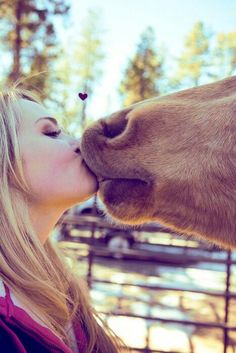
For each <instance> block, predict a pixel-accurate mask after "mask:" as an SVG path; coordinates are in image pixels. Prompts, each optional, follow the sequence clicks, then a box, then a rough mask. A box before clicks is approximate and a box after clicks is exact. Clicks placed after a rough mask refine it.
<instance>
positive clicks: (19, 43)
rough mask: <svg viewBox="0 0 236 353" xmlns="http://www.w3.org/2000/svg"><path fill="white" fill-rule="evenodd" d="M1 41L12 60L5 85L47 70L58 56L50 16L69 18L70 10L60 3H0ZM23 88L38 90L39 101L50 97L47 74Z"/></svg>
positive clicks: (56, 0)
mask: <svg viewBox="0 0 236 353" xmlns="http://www.w3.org/2000/svg"><path fill="white" fill-rule="evenodd" d="M0 8H1V13H0V33H1V34H0V38H1V42H2V47H3V48H4V52H5V54H6V53H7V54H8V55H9V56H10V57H11V62H10V65H9V67H8V72H7V74H5V76H6V79H5V82H4V83H11V82H13V81H15V80H16V79H18V78H24V77H26V76H29V75H32V74H35V73H37V72H39V71H42V70H43V71H44V70H48V71H50V67H51V64H52V62H53V60H55V59H56V58H57V56H58V52H57V43H58V42H57V37H56V31H55V25H54V23H53V17H55V16H59V17H62V16H68V13H69V9H70V7H69V6H68V5H66V3H65V1H63V0H50V1H49V0H47V1H44V3H43V4H42V3H41V2H40V1H36V0H0ZM24 85H25V86H27V85H29V87H34V88H37V89H38V93H39V95H40V96H41V98H43V99H44V98H45V97H46V96H48V95H50V87H48V86H50V79H49V77H48V75H47V74H46V75H43V76H35V77H34V78H32V79H30V80H29V82H28V81H25V83H24Z"/></svg>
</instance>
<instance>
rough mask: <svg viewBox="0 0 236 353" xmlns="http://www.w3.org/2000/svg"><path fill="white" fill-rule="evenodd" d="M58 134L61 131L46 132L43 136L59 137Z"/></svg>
mask: <svg viewBox="0 0 236 353" xmlns="http://www.w3.org/2000/svg"><path fill="white" fill-rule="evenodd" d="M60 133H61V130H59V131H52V132H47V133H45V135H47V136H54V137H57V136H59V135H60Z"/></svg>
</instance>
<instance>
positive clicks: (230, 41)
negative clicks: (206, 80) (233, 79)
mask: <svg viewBox="0 0 236 353" xmlns="http://www.w3.org/2000/svg"><path fill="white" fill-rule="evenodd" d="M213 62H214V73H213V74H212V75H211V76H212V77H213V78H214V79H215V80H220V79H223V78H224V77H227V76H232V75H233V74H235V70H236V31H232V32H229V33H218V35H217V38H216V45H215V48H214V50H213Z"/></svg>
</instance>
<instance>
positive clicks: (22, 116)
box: [0, 84, 121, 353]
mask: <svg viewBox="0 0 236 353" xmlns="http://www.w3.org/2000/svg"><path fill="white" fill-rule="evenodd" d="M97 188H98V184H97V180H96V177H95V176H94V174H92V172H91V171H90V170H89V169H88V168H87V166H86V165H85V163H84V162H83V159H82V157H81V154H80V149H79V141H78V140H76V139H75V138H73V137H71V136H70V135H68V134H66V133H64V132H63V131H61V130H60V127H59V126H58V124H57V121H56V120H55V119H54V118H53V117H52V116H51V114H50V113H49V111H48V110H47V109H46V108H45V107H44V105H43V104H42V103H41V102H40V101H39V99H38V98H37V96H36V95H35V94H33V93H31V92H29V91H27V90H24V89H22V88H20V87H19V85H17V84H16V85H15V86H14V87H12V88H9V89H7V90H5V91H4V92H1V93H0V237H1V241H0V351H1V352H2V353H7V352H10V353H16V352H17V353H37V352H40V353H49V352H55V353H56V352H57V353H59V352H61V353H72V352H74V353H78V352H79V353H90V352H94V353H95V352H97V353H113V352H121V349H120V348H118V347H119V346H120V341H119V339H118V338H117V337H116V336H115V335H114V334H113V332H111V330H109V328H108V327H107V326H106V325H105V324H104V323H103V322H102V321H101V320H100V319H99V317H98V315H97V313H96V312H95V310H94V309H93V308H92V307H91V305H90V303H89V300H88V290H87V287H86V285H85V284H84V281H82V279H79V278H78V277H77V276H75V275H73V273H72V272H71V270H70V268H69V266H67V264H66V261H65V260H64V261H63V259H62V256H61V254H60V251H59V250H58V249H57V248H56V245H55V244H54V243H52V242H51V241H50V234H51V232H52V230H53V228H54V226H55V224H56V223H57V222H58V220H59V218H60V217H61V216H62V214H63V213H64V212H65V211H66V210H67V209H69V208H70V207H72V206H74V205H76V204H78V203H79V202H82V201H85V200H86V199H88V198H90V197H91V196H92V195H93V194H94V193H95V192H96V191H97Z"/></svg>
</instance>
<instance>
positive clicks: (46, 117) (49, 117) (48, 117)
mask: <svg viewBox="0 0 236 353" xmlns="http://www.w3.org/2000/svg"><path fill="white" fill-rule="evenodd" d="M42 119H47V120H49V121H51V122H52V123H54V124H55V125H56V126H58V122H57V120H56V119H54V118H52V117H51V116H44V117H42V118H39V119H38V120H36V121H35V124H36V123H37V122H38V121H40V120H42Z"/></svg>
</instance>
